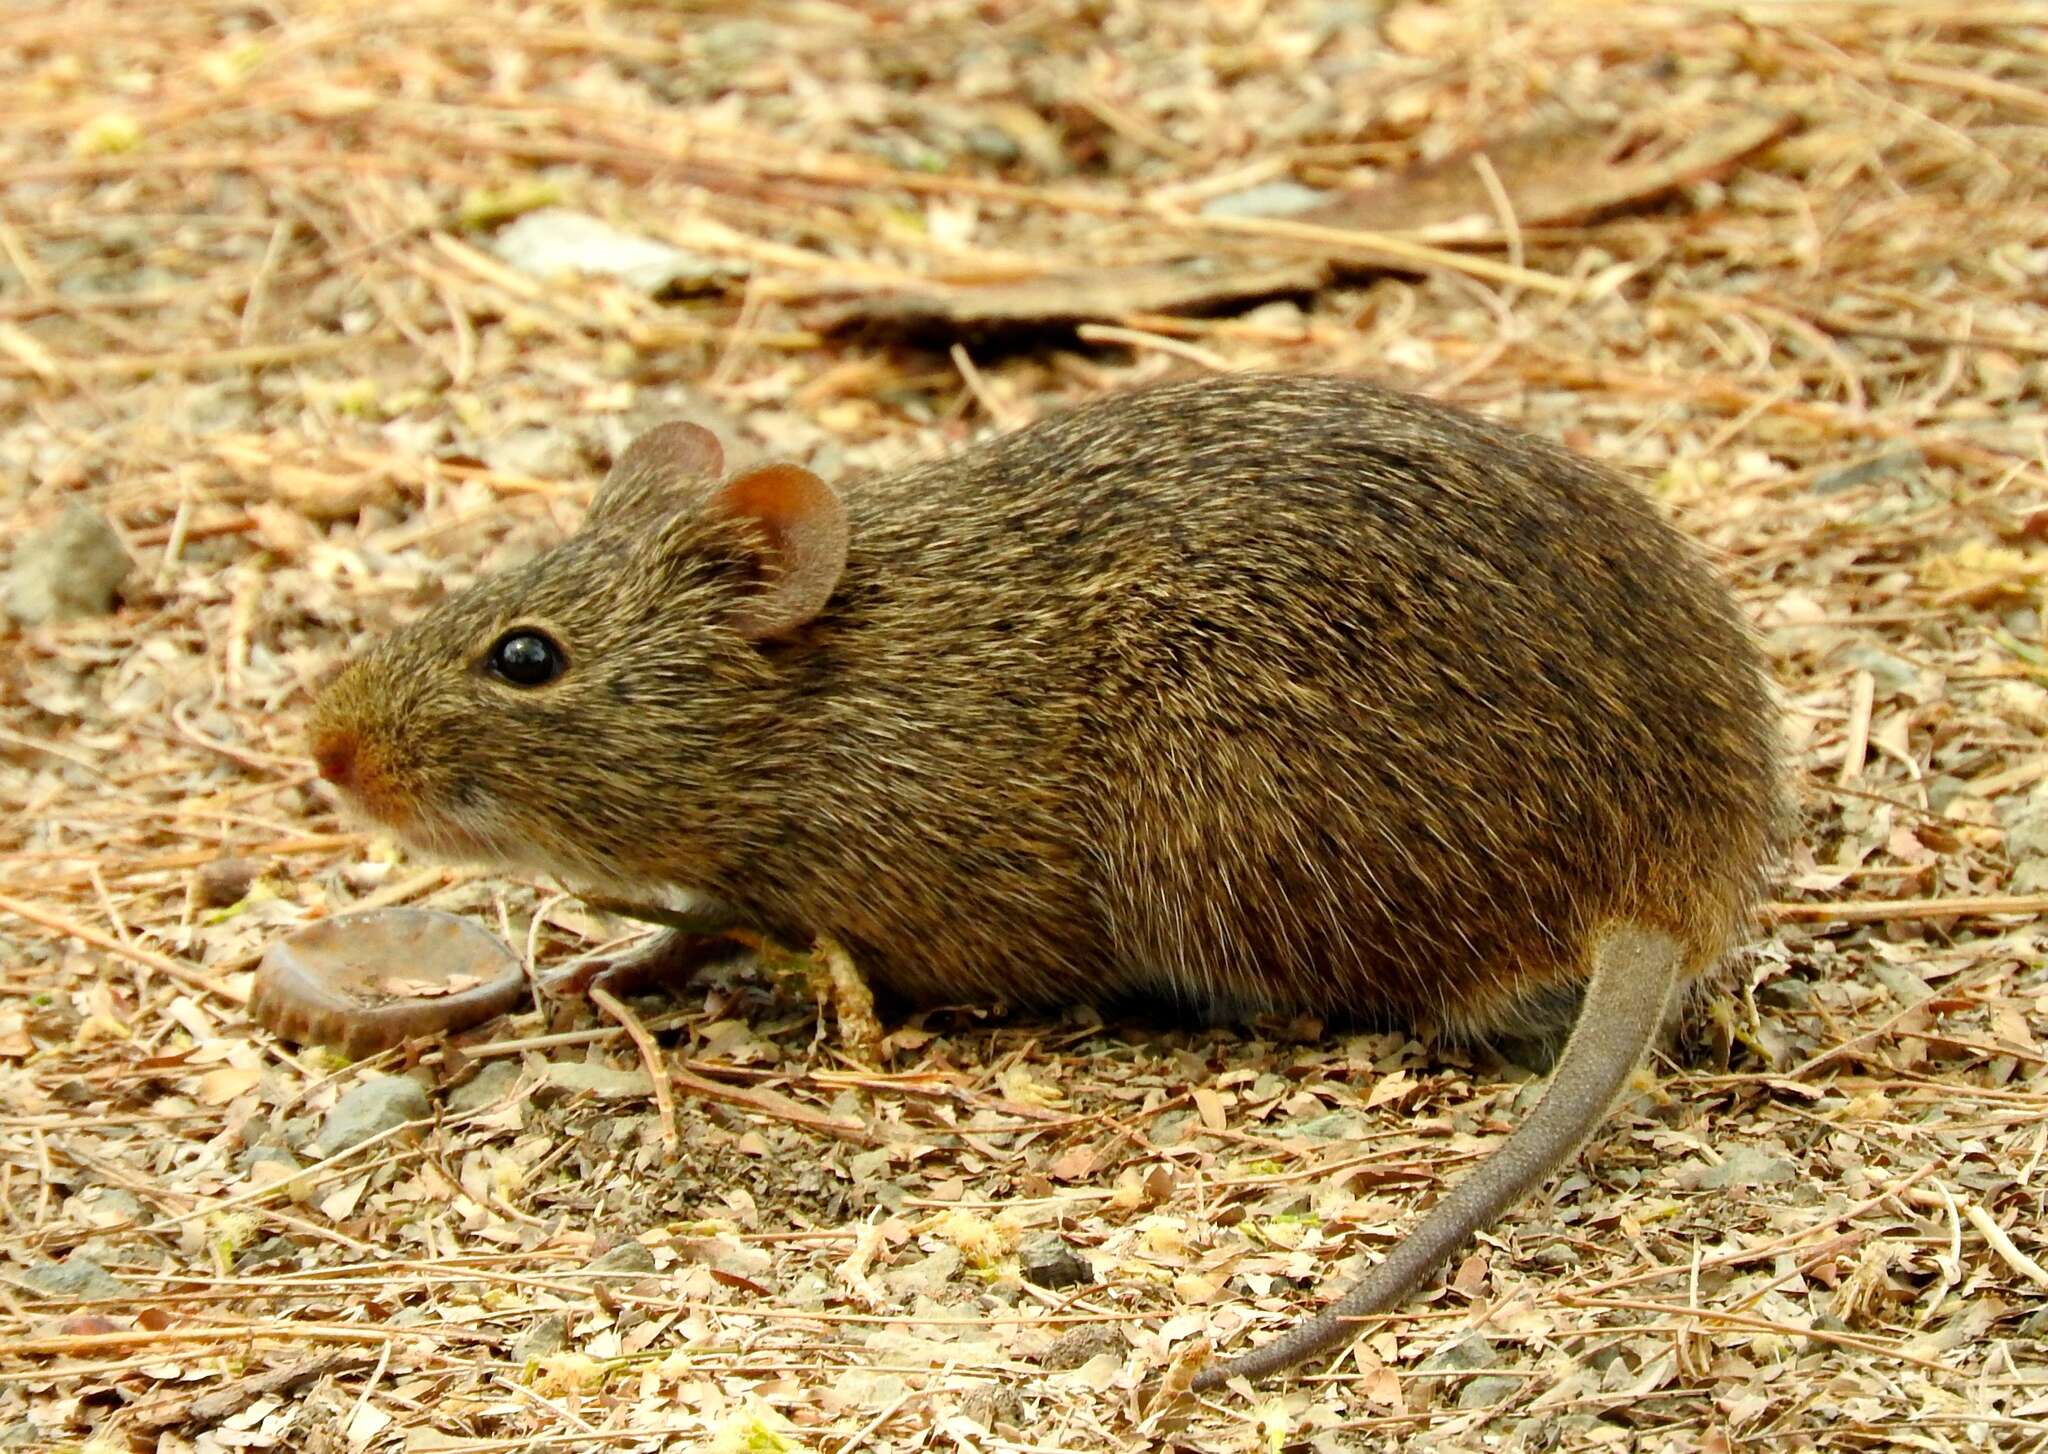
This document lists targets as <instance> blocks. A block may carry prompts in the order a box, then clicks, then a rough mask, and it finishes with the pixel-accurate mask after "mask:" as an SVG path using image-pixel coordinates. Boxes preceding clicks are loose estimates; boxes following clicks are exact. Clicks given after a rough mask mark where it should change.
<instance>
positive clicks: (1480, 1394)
mask: <svg viewBox="0 0 2048 1454" xmlns="http://www.w3.org/2000/svg"><path fill="white" fill-rule="evenodd" d="M1521 1387H1522V1380H1521V1379H1519V1378H1515V1377H1513V1376H1511V1375H1509V1374H1505V1373H1489V1374H1482V1375H1480V1376H1479V1377H1478V1378H1474V1379H1469V1380H1467V1381H1466V1384H1465V1386H1464V1387H1463V1388H1461V1389H1459V1390H1458V1400H1457V1402H1458V1407H1459V1408H1461V1409H1490V1408H1492V1407H1493V1406H1494V1405H1495V1404H1500V1403H1506V1402H1507V1401H1508V1400H1509V1399H1511V1398H1513V1397H1514V1396H1515V1395H1516V1393H1518V1392H1519V1391H1520V1390H1521Z"/></svg>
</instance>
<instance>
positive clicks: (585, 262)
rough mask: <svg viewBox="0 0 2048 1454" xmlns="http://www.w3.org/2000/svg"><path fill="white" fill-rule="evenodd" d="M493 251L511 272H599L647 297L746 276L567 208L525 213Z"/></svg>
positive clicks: (731, 266) (718, 262) (700, 255)
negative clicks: (680, 288)
mask: <svg viewBox="0 0 2048 1454" xmlns="http://www.w3.org/2000/svg"><path fill="white" fill-rule="evenodd" d="M495 248H496V251H497V254H498V256H499V257H501V258H503V259H504V260H505V261H506V262H508V263H510V264H511V265H512V266H513V267H515V268H518V269H519V270H520V271H521V272H527V273H532V274H533V275H535V276H536V277H541V278H553V277H555V276H557V275H558V274H562V273H595V274H599V275H601V276H604V277H610V278H617V279H618V280H619V281H621V282H623V283H625V284H626V285H627V286H629V287H633V288H637V289H639V290H640V291H641V292H643V293H660V292H665V291H667V290H668V289H670V288H673V287H675V286H677V285H679V284H683V283H689V284H694V285H699V286H703V285H708V284H712V283H716V282H719V281H722V280H723V279H725V278H729V277H734V276H737V275H739V274H741V273H744V272H745V271H746V269H745V268H744V267H742V266H741V265H739V264H737V263H733V262H730V261H728V260H726V259H724V258H719V257H712V256H710V255H708V254H705V253H693V252H685V251H683V250H682V249H681V248H679V247H670V246H669V245H668V244H667V243H665V242H656V241H655V240H654V239H653V238H649V237H640V236H638V235H636V234H634V233H631V232H627V231H625V230H624V229H622V228H617V227H614V226H612V225H611V224H610V223H609V222H606V221H605V220H604V219H603V218H601V217H592V216H590V215H589V214H588V213H585V212H572V211H570V210H569V209H568V208H566V207H543V208H541V209H540V210H539V211H538V212H529V213H527V214H526V215H525V216H523V217H521V218H520V219H519V220H518V221H517V222H514V223H512V224H511V225H509V226H508V227H506V228H505V230H504V231H502V232H500V233H499V234H498V238H497V242H496V244H495Z"/></svg>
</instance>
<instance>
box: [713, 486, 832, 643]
mask: <svg viewBox="0 0 2048 1454" xmlns="http://www.w3.org/2000/svg"><path fill="white" fill-rule="evenodd" d="M707 509H708V510H709V511H710V512H711V513H714V514H722V515H725V516H728V517H730V518H732V519H735V520H748V521H752V522H753V523H754V524H755V525H757V526H759V527H760V529H761V533H762V534H763V535H764V536H765V537H766V538H767V539H766V545H765V548H764V550H763V552H762V556H761V560H760V562H759V571H758V574H759V577H760V589H759V590H758V591H757V593H756V594H754V595H751V596H748V597H747V598H746V600H745V601H744V602H742V603H741V606H740V608H739V611H738V613H737V614H736V615H735V617H734V618H733V626H734V629H736V630H737V631H738V632H739V633H740V635H742V636H744V637H745V638H746V639H747V640H749V641H768V640H773V639H774V638H775V637H778V636H787V635H788V634H789V633H790V632H792V631H794V630H796V629H797V628H798V627H799V626H802V625H804V624H805V623H806V622H808V621H810V620H811V619H812V618H813V617H815V616H816V615H817V614H818V613H819V612H820V611H822V610H824V609H825V603H826V602H827V601H829V600H830V599H832V592H833V591H835V590H836V589H838V587H839V577H840V576H841V574H843V573H844V571H845V570H846V503H845V502H844V501H843V500H841V499H840V498H839V492H838V491H837V490H835V489H833V488H832V487H831V486H830V485H828V484H826V483H825V482H824V481H823V480H821V479H819V478H818V477H817V476H816V475H814V474H812V473H811V472H810V471H809V470H807V469H805V468H803V467H802V466H801V465H793V464H771V465H762V466H761V467H760V468H758V469H751V470H742V471H741V472H740V473H738V474H736V475H734V476H733V477H732V478H731V479H729V480H727V481H726V482H725V483H724V484H722V485H720V486H719V487H718V489H717V490H716V491H714V492H713V493H712V496H711V500H710V502H709V504H708V506H707Z"/></svg>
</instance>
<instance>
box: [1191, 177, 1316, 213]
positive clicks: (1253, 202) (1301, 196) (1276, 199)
mask: <svg viewBox="0 0 2048 1454" xmlns="http://www.w3.org/2000/svg"><path fill="white" fill-rule="evenodd" d="M1329 197H1330V194H1329V193H1328V192H1318V191H1317V190H1315V188H1313V187H1304V186H1302V185H1301V183H1299V182H1289V181H1277V182H1261V183H1259V185H1258V186H1256V187H1247V188H1245V189H1244V190H1243V191H1242V192H1225V193H1224V194H1223V195H1222V196H1220V197H1211V198H1210V199H1209V200H1208V201H1206V202H1204V203H1203V204H1202V215H1203V216H1204V217H1292V216H1293V215H1294V214H1295V213H1297V212H1306V211H1308V210H1309V208H1311V207H1319V206H1321V205H1322V204H1323V203H1324V202H1326V201H1328V200H1329Z"/></svg>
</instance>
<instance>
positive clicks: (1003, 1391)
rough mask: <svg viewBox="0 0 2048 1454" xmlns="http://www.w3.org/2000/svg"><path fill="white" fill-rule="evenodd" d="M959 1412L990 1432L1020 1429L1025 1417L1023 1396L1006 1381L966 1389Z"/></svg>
mask: <svg viewBox="0 0 2048 1454" xmlns="http://www.w3.org/2000/svg"><path fill="white" fill-rule="evenodd" d="M1083 1361H1084V1362H1085V1361H1086V1360H1083ZM960 1413H961V1415H962V1417H964V1418H968V1419H971V1420H973V1421H974V1422H975V1423H977V1424H979V1425H981V1427H982V1428H984V1429H987V1430H988V1431H989V1432H990V1433H994V1432H996V1430H997V1429H998V1428H1008V1429H1010V1430H1013V1431H1021V1430H1022V1429H1023V1427H1024V1417H1025V1415H1024V1396H1023V1395H1022V1394H1021V1393H1019V1392H1017V1390H1016V1389H1014V1388H1012V1387H1010V1386H1009V1385H1008V1384H1006V1383H984V1384H982V1385H981V1386H980V1387H979V1388H971V1389H969V1390H968V1391H967V1394H966V1396H965V1397H963V1398H962V1399H961V1400H960Z"/></svg>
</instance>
